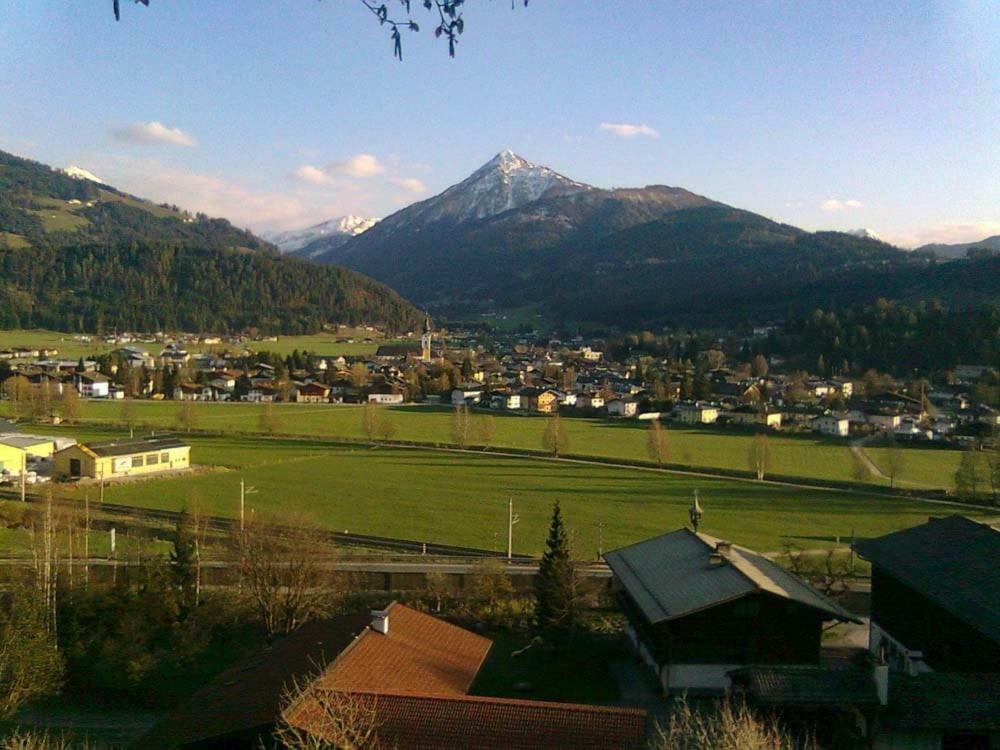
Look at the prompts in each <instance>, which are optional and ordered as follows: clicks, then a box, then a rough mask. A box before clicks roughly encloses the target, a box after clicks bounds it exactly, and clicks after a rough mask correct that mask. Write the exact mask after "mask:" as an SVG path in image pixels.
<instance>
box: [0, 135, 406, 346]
mask: <svg viewBox="0 0 1000 750" xmlns="http://www.w3.org/2000/svg"><path fill="white" fill-rule="evenodd" d="M418 321H419V315H418V313H417V311H416V310H415V309H414V308H413V307H412V306H411V305H410V304H409V303H407V302H406V301H405V300H403V299H402V298H401V297H400V296H399V295H398V294H396V293H395V292H394V291H392V290H391V289H389V288H388V287H386V286H384V285H383V284H380V283H378V282H376V281H373V280H371V279H369V278H367V277H365V276H362V275H360V274H358V273H355V272H353V271H348V270H346V269H343V268H339V267H336V266H323V267H316V266H314V265H311V264H308V263H305V262H303V261H299V260H295V259H292V258H284V257H281V256H280V255H279V254H278V252H277V251H276V249H275V248H274V246H272V245H270V244H269V243H267V242H264V241H263V240H261V239H259V238H257V237H256V236H254V235H253V234H252V233H250V232H248V231H246V230H242V229H237V228H236V227H233V226H232V225H231V224H230V223H229V222H228V221H226V220H225V219H213V218H209V217H208V216H204V215H202V214H198V215H195V216H191V215H189V214H187V213H185V212H182V211H179V210H178V209H176V208H175V207H171V206H158V205H155V204H152V203H149V202H146V201H143V200H141V199H138V198H135V197H133V196H130V195H127V194H125V193H122V192H120V191H117V190H115V189H114V188H112V187H109V186H106V185H102V184H99V183H96V182H93V181H90V180H82V179H75V178H72V177H69V176H67V175H66V174H63V173H61V172H59V171H56V170H52V169H49V168H48V167H46V166H45V165H42V164H38V163H36V162H32V161H29V160H26V159H21V158H18V157H16V156H12V155H10V154H5V153H3V152H0V327H3V328H21V327H36V326H37V327H46V328H54V329H58V330H64V331H103V330H108V329H113V328H117V329H119V330H120V329H130V330H157V329H168V330H169V329H185V330H203V331H218V332H228V331H239V330H243V329H246V328H250V327H253V328H257V329H259V330H261V331H265V332H275V333H306V332H313V331H317V330H320V329H321V328H322V327H323V325H324V324H326V323H349V324H353V323H360V322H376V323H384V324H385V325H386V326H387V327H388V328H390V329H395V330H401V329H405V328H409V327H412V326H414V325H416V324H417V322H418Z"/></svg>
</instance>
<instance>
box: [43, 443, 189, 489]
mask: <svg viewBox="0 0 1000 750" xmlns="http://www.w3.org/2000/svg"><path fill="white" fill-rule="evenodd" d="M190 457H191V447H190V446H189V445H188V444H187V443H185V442H184V441H182V440H178V439H177V438H172V437H162V438H139V439H135V440H120V441H114V440H112V441H109V442H102V443H88V444H83V443H78V444H76V445H71V446H69V447H67V448H63V449H62V450H59V451H56V453H55V455H54V456H53V470H52V473H53V476H55V477H58V478H60V479H79V478H84V477H86V478H90V479H105V480H111V479H118V478H121V477H130V476H138V475H150V474H157V473H162V472H165V471H176V470H178V469H187V468H188V467H189V466H190V465H191V462H190Z"/></svg>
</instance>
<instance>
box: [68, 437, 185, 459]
mask: <svg viewBox="0 0 1000 750" xmlns="http://www.w3.org/2000/svg"><path fill="white" fill-rule="evenodd" d="M80 447H81V448H86V449H87V450H89V451H90V452H91V453H93V454H94V455H95V456H102V457H104V456H127V455H129V454H132V453H145V452H147V451H160V450H169V449H170V448H186V447H187V443H185V442H184V441H183V440H179V439H177V438H173V437H162V438H136V439H135V440H111V441H108V442H104V443H89V444H88V445H86V446H84V445H80Z"/></svg>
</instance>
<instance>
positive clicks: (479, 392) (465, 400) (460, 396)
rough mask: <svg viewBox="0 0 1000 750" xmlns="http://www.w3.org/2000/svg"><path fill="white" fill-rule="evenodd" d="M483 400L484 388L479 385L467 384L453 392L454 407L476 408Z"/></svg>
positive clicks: (452, 401)
mask: <svg viewBox="0 0 1000 750" xmlns="http://www.w3.org/2000/svg"><path fill="white" fill-rule="evenodd" d="M482 398H483V387H482V386H481V385H479V384H473V383H465V384H463V385H461V386H459V387H458V388H456V389H455V390H453V391H452V392H451V403H452V405H453V406H474V405H476V404H478V403H479V402H480V401H481V400H482Z"/></svg>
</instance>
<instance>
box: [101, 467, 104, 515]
mask: <svg viewBox="0 0 1000 750" xmlns="http://www.w3.org/2000/svg"><path fill="white" fill-rule="evenodd" d="M101 505H104V464H103V463H102V464H101Z"/></svg>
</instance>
